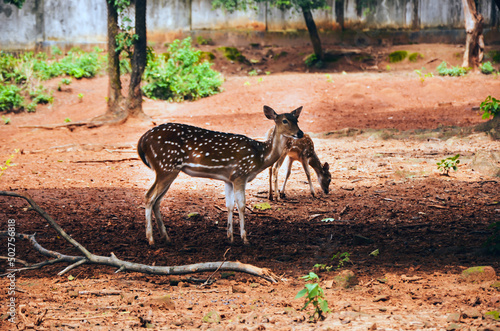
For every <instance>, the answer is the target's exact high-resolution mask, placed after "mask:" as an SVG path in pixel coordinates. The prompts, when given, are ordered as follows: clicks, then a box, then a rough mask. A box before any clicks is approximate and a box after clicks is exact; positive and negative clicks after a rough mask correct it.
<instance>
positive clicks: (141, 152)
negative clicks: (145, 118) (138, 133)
mask: <svg viewBox="0 0 500 331" xmlns="http://www.w3.org/2000/svg"><path fill="white" fill-rule="evenodd" d="M145 147H146V146H144V136H142V137H141V139H140V140H139V143H138V144H137V153H138V154H139V157H140V158H141V160H142V162H144V164H145V165H147V166H148V167H149V168H151V165H150V164H149V162H148V160H147V159H146V154H145V153H144V148H145Z"/></svg>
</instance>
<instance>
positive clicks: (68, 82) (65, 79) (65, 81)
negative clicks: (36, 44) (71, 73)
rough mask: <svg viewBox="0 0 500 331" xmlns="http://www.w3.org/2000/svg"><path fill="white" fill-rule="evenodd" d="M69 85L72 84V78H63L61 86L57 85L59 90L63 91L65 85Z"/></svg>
mask: <svg viewBox="0 0 500 331" xmlns="http://www.w3.org/2000/svg"><path fill="white" fill-rule="evenodd" d="M69 84H71V78H63V79H61V81H60V82H59V84H57V90H58V91H61V90H62V86H63V85H69Z"/></svg>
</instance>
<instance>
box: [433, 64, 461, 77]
mask: <svg viewBox="0 0 500 331" xmlns="http://www.w3.org/2000/svg"><path fill="white" fill-rule="evenodd" d="M436 70H437V72H438V74H439V76H452V77H459V76H464V75H465V74H467V72H468V71H469V69H467V68H464V67H458V66H457V67H452V68H450V69H448V64H447V63H446V62H445V61H443V62H441V64H440V65H439V66H438V67H437V68H436Z"/></svg>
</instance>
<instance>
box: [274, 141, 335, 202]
mask: <svg viewBox="0 0 500 331" xmlns="http://www.w3.org/2000/svg"><path fill="white" fill-rule="evenodd" d="M285 159H287V163H286V176H285V180H284V181H283V186H282V187H281V190H280V191H278V171H279V169H280V168H281V165H282V164H283V162H284V161H285ZM294 161H300V163H302V167H303V168H304V172H305V173H306V176H307V180H308V182H309V188H310V189H311V194H312V196H313V197H314V196H315V192H314V187H313V184H312V181H311V174H310V173H309V166H311V167H312V168H313V169H314V171H315V172H316V175H317V177H318V182H319V184H320V186H321V188H322V189H323V192H325V194H328V192H329V186H330V182H331V179H332V175H331V174H330V166H329V165H328V163H327V162H325V163H324V164H323V165H322V164H321V161H320V160H319V158H318V155H316V152H315V151H314V143H313V141H312V139H311V137H310V136H309V135H307V134H304V136H303V137H302V138H300V139H287V141H286V146H285V149H284V151H283V154H282V155H281V157H280V158H279V159H278V161H276V163H275V164H274V165H273V166H272V167H270V168H269V200H273V196H274V198H276V201H278V200H279V199H280V198H282V197H284V196H285V186H286V182H287V180H288V177H290V173H291V171H292V163H293V162H294ZM273 180H274V190H273ZM273 192H274V193H273Z"/></svg>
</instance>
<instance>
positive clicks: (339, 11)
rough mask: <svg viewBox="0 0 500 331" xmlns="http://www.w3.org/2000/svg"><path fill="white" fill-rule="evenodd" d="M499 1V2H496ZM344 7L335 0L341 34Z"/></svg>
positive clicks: (340, 2) (343, 4)
mask: <svg viewBox="0 0 500 331" xmlns="http://www.w3.org/2000/svg"><path fill="white" fill-rule="evenodd" d="M498 1H500V0H498ZM344 6H345V0H336V1H335V16H336V18H337V24H338V25H339V26H340V31H341V32H343V31H344V29H345V27H344Z"/></svg>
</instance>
